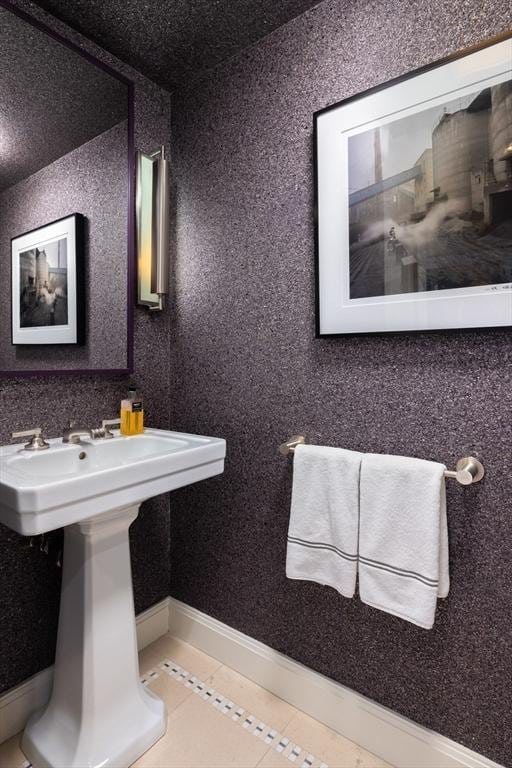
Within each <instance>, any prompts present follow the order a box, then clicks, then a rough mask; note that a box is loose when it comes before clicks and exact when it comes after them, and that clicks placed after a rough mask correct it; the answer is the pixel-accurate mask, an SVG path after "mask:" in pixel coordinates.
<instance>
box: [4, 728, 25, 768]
mask: <svg viewBox="0 0 512 768" xmlns="http://www.w3.org/2000/svg"><path fill="white" fill-rule="evenodd" d="M20 740H21V733H18V734H17V735H16V736H13V737H12V738H11V739H7V741H4V743H3V744H0V768H20V766H21V765H23V763H24V762H25V761H26V759H27V758H26V757H25V755H24V754H23V752H22V751H21V749H20Z"/></svg>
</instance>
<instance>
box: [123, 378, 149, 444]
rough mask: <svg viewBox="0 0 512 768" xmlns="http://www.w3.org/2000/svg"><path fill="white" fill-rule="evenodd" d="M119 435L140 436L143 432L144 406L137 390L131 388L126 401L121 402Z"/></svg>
mask: <svg viewBox="0 0 512 768" xmlns="http://www.w3.org/2000/svg"><path fill="white" fill-rule="evenodd" d="M120 416H121V434H122V435H141V434H142V433H143V432H144V405H143V402H142V398H140V397H138V396H137V390H136V389H135V388H132V389H130V390H129V392H128V397H127V399H126V400H122V401H121V414H120Z"/></svg>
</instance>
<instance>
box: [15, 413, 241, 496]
mask: <svg viewBox="0 0 512 768" xmlns="http://www.w3.org/2000/svg"><path fill="white" fill-rule="evenodd" d="M146 433H147V434H155V436H158V435H160V434H162V433H164V434H167V435H169V436H174V435H182V436H184V437H190V438H196V439H202V440H207V441H208V442H204V443H202V444H201V443H199V442H198V444H197V445H192V446H187V447H184V448H182V449H180V450H177V451H172V452H169V453H165V452H163V453H161V454H154V455H152V456H147V457H144V458H140V459H136V460H134V461H127V462H125V463H123V464H119V465H117V466H109V467H100V468H94V469H93V470H91V471H89V472H87V473H85V472H84V474H83V475H77V474H76V473H72V474H71V473H70V474H68V475H65V476H63V477H53V478H52V479H51V481H50V482H46V483H39V484H37V483H34V484H31V485H26V484H24V485H19V484H16V483H15V479H13V480H12V481H11V482H9V477H7V478H6V479H2V478H0V488H2V487H4V488H6V489H9V490H10V491H12V492H13V493H15V494H19V493H23V492H26V493H34V492H37V491H38V490H39V491H40V492H47V491H48V490H49V488H50V487H52V488H65V487H67V486H69V485H70V484H71V483H73V482H76V481H77V480H78V481H80V480H86V479H87V480H89V481H92V480H93V479H94V478H96V477H105V475H106V473H112V474H115V473H117V472H122V471H124V470H126V469H128V468H133V467H134V466H147V464H148V463H149V462H155V461H156V462H159V461H161V460H163V459H164V460H165V459H168V458H169V457H170V456H178V455H179V456H183V455H184V454H187V453H196V452H198V451H201V450H204V449H205V448H208V449H210V451H211V450H212V448H213V447H214V446H217V447H219V448H220V447H221V446H222V448H223V454H222V456H219V457H216V458H217V459H219V458H225V457H226V440H225V439H224V438H222V437H209V436H208V435H193V434H191V433H186V432H172V431H170V430H163V429H157V428H153V427H149V428H147V429H146V430H145V432H144V433H142V434H146ZM116 437H118V435H116ZM126 437H127V439H129V440H130V439H133V438H135V439H136V438H139V437H140V436H139V435H129V436H126ZM51 440H52V441H56V446H58V445H59V442H58V440H59V438H51ZM80 445H82V446H88V445H91V446H94V443H93V442H92V441H84V442H83V443H80V444H73V446H68V447H72V448H76V447H80ZM7 447H9V448H11V446H7ZM12 448H14V449H15V448H16V446H12ZM14 452H15V451H14ZM12 455H13V452H11V451H9V453H7V454H5V455H4V456H3V457H2V455H1V454H0V459H2V458H7V457H10V456H12ZM203 463H209V462H201V464H203ZM201 464H195V465H194V466H201ZM14 471H15V470H14ZM176 471H182V470H181V469H180V470H176ZM6 474H7V475H8V472H7V473H6ZM165 474H174V473H173V472H170V473H167V472H165V473H163V474H157V475H155V477H157V478H158V477H163V476H164V475H165ZM38 477H41V476H40V475H39V476H38ZM142 482H144V481H142ZM132 485H134V483H133V484H132ZM125 487H130V485H126V486H125ZM11 508H12V507H11Z"/></svg>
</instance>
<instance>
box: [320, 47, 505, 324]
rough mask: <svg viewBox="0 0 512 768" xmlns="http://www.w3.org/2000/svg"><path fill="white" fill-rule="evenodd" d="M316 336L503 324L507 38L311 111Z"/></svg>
mask: <svg viewBox="0 0 512 768" xmlns="http://www.w3.org/2000/svg"><path fill="white" fill-rule="evenodd" d="M315 164H316V203H317V232H316V235H317V240H316V245H317V336H336V335H340V334H348V333H376V332H379V333H380V332H392V331H423V330H435V329H437V330H441V329H449V328H484V327H490V326H511V325H512V37H511V36H510V35H507V36H503V37H501V38H500V39H499V40H497V41H496V40H495V41H490V42H487V43H485V44H483V45H481V46H478V47H477V48H473V49H471V50H469V51H464V52H462V53H459V54H456V55H454V56H452V57H450V58H448V59H446V60H443V61H439V62H436V63H435V64H432V65H430V66H428V67H424V68H422V69H420V70H417V71H415V72H412V73H411V74H408V75H405V76H403V77H400V78H398V79H396V80H393V81H391V82H389V83H386V84H384V85H381V86H378V87H376V88H372V89H371V90H369V91H366V92H364V93H362V94H359V95H357V96H353V97H351V98H349V99H346V100H345V101H342V102H340V103H339V104H335V105H333V106H331V107H328V108H327V109H324V110H322V111H320V112H317V113H316V114H315Z"/></svg>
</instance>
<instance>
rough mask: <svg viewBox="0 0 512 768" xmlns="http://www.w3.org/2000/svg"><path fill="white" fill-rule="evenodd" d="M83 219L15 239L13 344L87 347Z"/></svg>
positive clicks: (71, 219)
mask: <svg viewBox="0 0 512 768" xmlns="http://www.w3.org/2000/svg"><path fill="white" fill-rule="evenodd" d="M83 221H84V220H83V216H81V215H80V214H78V213H75V214H72V215H71V216H67V217H65V218H63V219H59V220H58V221H54V222H52V223H51V224H47V225H46V226H43V227H39V228H38V229H34V230H32V231H31V232H26V233H25V234H23V235H20V236H19V237H15V238H13V239H12V240H11V255H12V262H11V286H12V291H11V296H12V343H13V344H82V343H83V341H84V338H83V335H84V322H83V305H84V296H83V284H82V283H83V281H82V276H83Z"/></svg>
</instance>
